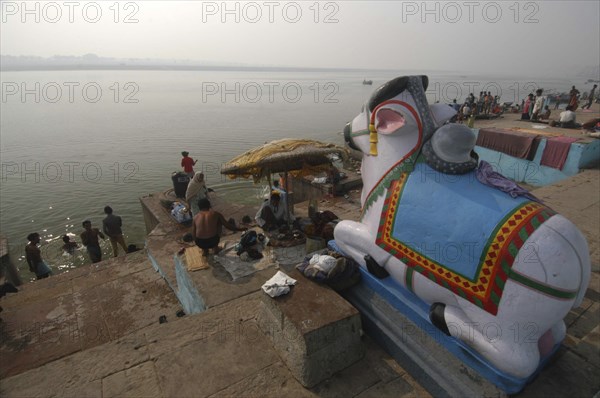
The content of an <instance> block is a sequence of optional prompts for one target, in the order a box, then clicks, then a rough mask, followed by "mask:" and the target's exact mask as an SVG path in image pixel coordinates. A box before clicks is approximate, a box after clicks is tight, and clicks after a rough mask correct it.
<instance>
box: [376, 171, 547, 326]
mask: <svg viewBox="0 0 600 398" xmlns="http://www.w3.org/2000/svg"><path fill="white" fill-rule="evenodd" d="M554 214H555V213H554V212H553V211H552V210H551V209H549V208H547V207H545V206H544V205H542V204H540V203H536V202H532V201H530V200H528V199H527V198H524V197H517V198H512V197H511V196H510V195H508V194H506V193H504V192H502V191H500V190H497V189H495V188H492V187H489V186H486V185H483V184H481V183H480V182H479V181H477V178H476V176H475V173H474V172H471V173H468V174H464V175H447V174H441V173H438V172H437V171H435V170H433V169H432V168H430V167H429V166H428V165H427V164H425V163H418V164H417V165H416V167H415V169H414V171H413V172H412V173H404V174H402V175H401V176H400V178H398V179H397V180H395V181H393V182H392V183H391V185H390V187H389V189H388V192H387V196H386V199H385V202H384V206H383V210H382V214H381V219H380V226H379V231H378V234H377V241H376V242H377V244H378V245H379V246H380V247H382V248H383V249H385V250H386V251H388V252H390V253H391V254H393V255H394V256H395V257H397V258H398V259H399V260H401V261H402V262H403V263H405V264H406V265H407V267H408V270H407V273H406V286H407V287H408V288H409V289H411V288H412V277H413V273H414V272H415V271H416V272H419V273H421V274H423V275H424V276H426V277H428V278H430V279H431V280H433V281H434V282H436V283H438V284H439V285H441V286H443V287H445V288H446V289H449V290H451V291H453V292H454V293H455V294H458V295H460V296H461V297H463V298H465V299H467V300H469V301H471V302H472V303H474V304H476V305H477V306H479V307H481V308H483V309H484V310H486V311H487V312H490V313H492V314H494V315H495V314H496V313H497V311H498V303H499V301H500V298H501V296H502V291H503V288H504V284H505V282H506V279H507V278H508V277H509V276H510V270H511V267H512V264H513V262H514V259H515V258H516V256H517V254H518V252H519V249H521V247H522V246H523V244H524V243H525V241H526V240H527V239H528V237H529V236H530V235H531V234H532V233H533V232H534V231H535V230H536V229H537V228H538V227H539V226H540V225H542V224H543V223H544V222H545V221H546V220H547V219H549V218H550V217H551V216H553V215H554Z"/></svg>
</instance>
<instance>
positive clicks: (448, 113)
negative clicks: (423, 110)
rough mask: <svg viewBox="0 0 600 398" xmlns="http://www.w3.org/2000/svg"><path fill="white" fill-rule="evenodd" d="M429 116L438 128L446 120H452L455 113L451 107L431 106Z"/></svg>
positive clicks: (444, 105) (443, 105)
mask: <svg viewBox="0 0 600 398" xmlns="http://www.w3.org/2000/svg"><path fill="white" fill-rule="evenodd" d="M429 109H430V110H431V115H432V116H433V120H434V122H435V124H436V125H437V126H438V127H440V126H443V125H444V123H446V122H447V121H448V120H450V119H452V118H453V117H454V115H456V111H455V110H454V108H452V107H451V106H448V105H446V104H433V105H429Z"/></svg>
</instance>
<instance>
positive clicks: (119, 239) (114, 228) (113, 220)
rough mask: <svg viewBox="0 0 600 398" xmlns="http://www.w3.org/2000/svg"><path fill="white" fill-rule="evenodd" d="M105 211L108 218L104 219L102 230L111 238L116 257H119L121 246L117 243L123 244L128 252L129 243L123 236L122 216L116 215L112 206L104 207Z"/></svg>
mask: <svg viewBox="0 0 600 398" xmlns="http://www.w3.org/2000/svg"><path fill="white" fill-rule="evenodd" d="M104 213H105V214H106V218H105V219H104V220H102V230H103V231H104V233H105V234H106V235H107V236H108V238H109V239H110V244H111V245H112V249H113V254H114V257H117V255H118V254H119V247H118V246H117V245H121V247H122V248H123V251H125V253H127V245H126V244H125V238H123V231H122V230H121V227H122V226H123V222H122V221H121V217H119V216H117V215H114V214H113V209H112V208H111V207H110V206H106V207H105V208H104Z"/></svg>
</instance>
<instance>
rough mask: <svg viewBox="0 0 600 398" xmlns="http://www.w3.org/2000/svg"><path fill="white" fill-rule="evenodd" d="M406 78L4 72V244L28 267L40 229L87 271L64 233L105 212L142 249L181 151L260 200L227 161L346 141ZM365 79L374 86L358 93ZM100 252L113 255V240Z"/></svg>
mask: <svg viewBox="0 0 600 398" xmlns="http://www.w3.org/2000/svg"><path fill="white" fill-rule="evenodd" d="M402 74H406V72H405V73H400V72H399V73H394V72H384V71H370V72H366V71H360V72H349V71H326V72H318V71H305V72H302V71H300V72H281V71H280V72H273V71H268V72H249V71H243V72H240V71H218V70H215V71H131V70H116V71H112V70H100V71H21V72H19V71H15V72H2V74H1V83H2V101H1V103H0V111H1V113H0V114H1V118H0V156H1V159H0V160H1V163H2V175H1V179H0V184H1V187H2V189H1V190H0V210H1V213H0V230H1V232H2V233H3V234H4V235H6V236H7V237H8V238H9V242H10V250H11V255H12V258H13V260H14V261H15V262H16V263H17V266H18V267H19V268H20V269H21V270H26V269H27V266H26V264H25V261H24V257H23V255H24V250H23V248H24V246H25V245H26V243H27V240H26V238H25V237H26V236H27V235H28V234H29V233H31V232H35V231H37V232H39V233H40V234H41V235H42V253H43V257H44V258H45V259H46V261H47V262H48V263H49V264H50V265H51V267H52V268H53V270H54V272H57V273H58V272H65V271H68V270H69V269H72V268H74V267H78V266H81V265H82V264H86V263H88V262H89V260H88V258H87V254H86V252H85V250H84V249H81V250H77V251H76V252H75V254H74V255H67V254H64V253H63V251H62V249H61V246H62V240H61V236H62V235H64V234H70V235H72V236H73V239H74V240H75V241H78V242H79V234H80V232H81V231H82V227H81V222H82V221H83V220H84V219H90V220H91V221H92V223H93V225H94V226H96V227H101V221H102V219H103V218H104V214H103V212H102V209H103V208H104V206H106V205H110V206H112V207H113V209H114V211H115V213H116V214H118V215H120V216H121V217H122V218H123V223H124V227H123V230H124V233H125V236H126V240H127V242H128V243H135V244H137V245H138V246H142V245H143V242H144V237H145V234H146V231H145V225H144V221H143V217H142V212H141V206H140V203H139V197H140V196H143V195H146V194H148V193H154V192H158V191H162V190H165V189H167V188H169V187H171V186H172V182H171V173H172V172H174V171H178V170H180V167H179V164H180V160H181V155H180V153H181V151H183V150H186V151H189V152H190V156H191V157H193V158H194V159H198V164H197V165H196V170H200V169H202V170H203V171H204V172H205V174H206V177H207V181H208V185H209V186H210V187H212V188H214V189H215V190H218V191H219V192H221V193H226V194H227V197H228V198H230V199H231V200H234V201H240V202H244V201H245V202H250V201H258V200H259V198H258V195H259V192H260V188H259V187H256V186H254V185H252V183H251V182H249V181H244V180H235V181H231V180H227V179H226V178H224V177H223V176H221V174H220V173H219V170H220V167H221V165H222V164H223V163H225V162H227V161H228V160H229V159H231V158H233V157H235V156H237V155H239V154H240V153H242V152H244V151H246V150H248V149H250V148H253V147H255V146H258V145H261V144H263V143H265V142H268V141H271V140H275V139H280V138H309V139H318V140H322V141H327V142H334V143H338V144H341V143H342V141H343V140H342V136H341V131H342V129H343V127H344V124H345V123H346V122H347V121H349V120H350V119H352V118H353V117H354V116H355V115H356V114H357V113H358V112H359V110H360V107H361V106H362V104H363V103H364V102H365V101H366V100H367V99H368V97H369V96H370V95H371V93H372V92H373V90H375V89H376V88H377V87H378V86H379V85H381V84H383V83H385V82H386V81H387V80H389V79H391V78H394V77H396V76H398V75H402ZM429 75H430V88H429V89H428V91H427V95H428V98H429V100H430V102H435V101H441V102H451V100H452V99H454V98H458V101H459V102H460V101H461V100H464V98H465V97H466V96H467V95H468V94H469V92H475V94H476V95H477V94H478V93H479V91H481V90H484V89H486V90H489V91H492V93H493V94H501V96H502V99H501V100H502V101H516V100H518V101H520V99H522V98H523V97H524V96H525V95H526V94H527V93H529V92H531V91H532V90H533V89H534V88H535V87H538V86H539V87H545V88H546V89H555V90H559V91H568V89H569V88H570V86H571V85H572V84H576V83H579V86H583V82H578V81H577V80H569V79H554V80H546V81H534V80H533V79H514V78H503V79H498V78H485V77H477V76H458V75H451V74H448V73H429ZM365 78H367V79H371V80H373V85H363V84H362V82H363V79H365ZM583 88H584V89H585V86H583ZM580 90H581V88H580ZM581 91H582V90H581ZM102 249H103V253H104V258H108V256H109V253H110V252H111V249H110V245H109V244H108V242H103V243H102ZM22 274H23V275H24V277H25V278H26V279H27V278H29V277H31V276H32V275H30V274H28V273H27V272H22Z"/></svg>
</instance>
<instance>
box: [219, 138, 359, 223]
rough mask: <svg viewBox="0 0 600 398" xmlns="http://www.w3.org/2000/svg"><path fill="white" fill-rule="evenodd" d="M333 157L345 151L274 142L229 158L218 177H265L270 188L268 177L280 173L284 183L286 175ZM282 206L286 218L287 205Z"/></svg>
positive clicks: (306, 143) (305, 142) (317, 143)
mask: <svg viewBox="0 0 600 398" xmlns="http://www.w3.org/2000/svg"><path fill="white" fill-rule="evenodd" d="M333 155H337V156H339V157H341V158H343V159H345V158H346V156H347V151H346V149H344V148H342V147H339V146H337V145H334V144H329V143H325V142H321V141H315V140H298V139H282V140H276V141H271V142H269V143H266V144H264V145H261V146H259V147H257V148H254V149H251V150H249V151H247V152H245V153H243V154H241V155H239V156H237V157H235V158H233V159H231V160H230V161H229V162H227V163H226V164H225V165H224V166H223V168H222V169H221V174H225V175H228V176H230V177H244V178H253V179H254V182H255V183H257V182H259V181H260V180H261V179H263V178H267V179H268V181H269V187H271V179H270V176H271V174H273V173H284V179H285V181H286V184H287V177H288V175H287V174H288V172H290V171H298V170H304V169H308V168H311V167H315V166H320V165H324V164H330V163H331V161H332V156H333ZM285 188H287V187H285ZM286 207H287V211H288V219H289V205H288V206H286Z"/></svg>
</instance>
